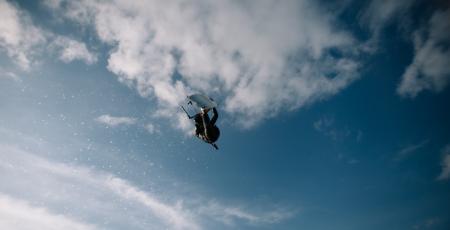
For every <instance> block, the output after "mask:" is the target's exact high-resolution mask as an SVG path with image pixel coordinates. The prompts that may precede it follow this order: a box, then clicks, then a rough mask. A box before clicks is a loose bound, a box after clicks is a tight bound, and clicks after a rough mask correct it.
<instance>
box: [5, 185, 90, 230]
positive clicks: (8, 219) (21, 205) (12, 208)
mask: <svg viewBox="0 0 450 230" xmlns="http://www.w3.org/2000/svg"><path fill="white" fill-rule="evenodd" d="M0 218H1V219H0V228H1V229H20V230H32V229H47V230H59V229H67V230H94V229H97V228H96V227H94V226H92V225H89V224H85V223H81V222H78V221H76V220H72V219H70V218H68V217H66V216H64V215H61V214H54V213H51V212H49V211H48V210H47V209H45V208H41V207H36V206H32V205H30V204H29V203H28V202H25V201H23V200H18V199H14V198H11V197H9V196H6V195H4V194H1V193H0Z"/></svg>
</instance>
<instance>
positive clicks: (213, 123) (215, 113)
mask: <svg viewBox="0 0 450 230" xmlns="http://www.w3.org/2000/svg"><path fill="white" fill-rule="evenodd" d="M217 118H219V114H218V113H217V109H216V108H215V107H214V108H213V117H212V119H211V121H210V122H209V124H211V125H215V124H216V121H217Z"/></svg>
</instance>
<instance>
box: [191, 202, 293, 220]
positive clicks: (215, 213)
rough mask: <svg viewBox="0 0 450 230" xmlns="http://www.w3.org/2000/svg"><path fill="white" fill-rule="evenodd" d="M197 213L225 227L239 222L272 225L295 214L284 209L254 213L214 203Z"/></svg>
mask: <svg viewBox="0 0 450 230" xmlns="http://www.w3.org/2000/svg"><path fill="white" fill-rule="evenodd" d="M199 212H200V213H202V214H203V215H207V216H209V217H210V218H213V219H215V220H217V221H219V222H222V223H224V224H226V225H235V224H237V222H239V221H244V222H248V223H250V224H252V225H264V224H274V223H279V222H281V221H284V220H286V219H289V218H291V217H293V216H295V214H296V213H295V212H294V211H292V210H284V209H276V210H272V211H262V212H259V213H255V212H254V211H253V212H250V211H248V210H246V209H245V208H243V207H240V206H230V205H223V204H220V203H218V202H216V201H210V202H208V204H206V205H204V206H202V207H201V209H200V210H199Z"/></svg>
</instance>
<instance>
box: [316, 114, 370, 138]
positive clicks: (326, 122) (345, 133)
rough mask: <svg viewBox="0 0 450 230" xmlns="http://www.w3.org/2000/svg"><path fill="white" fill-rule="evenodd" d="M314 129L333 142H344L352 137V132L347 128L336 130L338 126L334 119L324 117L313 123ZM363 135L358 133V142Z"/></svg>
mask: <svg viewBox="0 0 450 230" xmlns="http://www.w3.org/2000/svg"><path fill="white" fill-rule="evenodd" d="M313 126H314V129H315V130H316V131H318V132H320V133H322V134H323V135H325V136H327V137H329V138H331V139H332V140H333V141H338V140H343V139H345V138H347V137H349V136H350V135H352V131H350V129H348V128H347V127H344V128H341V129H338V128H336V124H335V121H334V117H330V116H324V117H322V118H320V119H319V120H317V121H315V122H314V123H313ZM360 135H362V133H361V134H360V133H359V132H358V134H357V136H356V140H357V141H358V140H359V138H361V136H360Z"/></svg>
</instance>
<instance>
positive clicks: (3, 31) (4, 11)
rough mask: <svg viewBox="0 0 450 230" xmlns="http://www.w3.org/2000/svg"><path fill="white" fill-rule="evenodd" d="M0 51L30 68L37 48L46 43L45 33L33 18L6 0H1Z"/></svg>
mask: <svg viewBox="0 0 450 230" xmlns="http://www.w3.org/2000/svg"><path fill="white" fill-rule="evenodd" d="M0 15H2V20H0V51H3V50H4V51H6V54H7V55H8V56H9V57H10V58H11V59H12V60H13V61H14V62H15V63H17V64H18V65H19V66H20V67H21V68H22V69H24V70H29V68H30V67H31V65H32V64H33V62H34V56H36V53H35V50H34V49H35V48H36V47H37V46H39V45H42V44H44V43H45V40H46V38H45V33H44V32H43V31H42V30H40V29H39V28H37V27H35V26H34V25H33V23H32V22H31V19H30V18H29V17H28V16H27V15H26V14H24V13H23V12H21V11H20V10H18V9H17V7H16V6H15V5H13V4H11V3H9V2H8V1H6V0H0Z"/></svg>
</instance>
